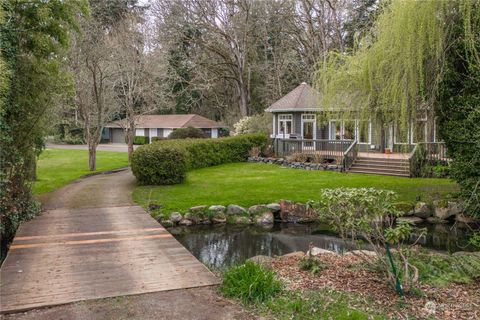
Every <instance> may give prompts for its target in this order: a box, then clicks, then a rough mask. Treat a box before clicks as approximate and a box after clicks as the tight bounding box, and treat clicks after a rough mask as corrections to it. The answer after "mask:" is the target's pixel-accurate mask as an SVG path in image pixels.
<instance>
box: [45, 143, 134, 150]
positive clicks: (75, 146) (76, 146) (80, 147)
mask: <svg viewBox="0 0 480 320" xmlns="http://www.w3.org/2000/svg"><path fill="white" fill-rule="evenodd" d="M46 147H47V149H67V150H88V146H87V145H86V144H54V143H47V145H46ZM138 147H139V146H137V145H134V146H133V149H136V148H138ZM97 150H98V151H114V152H128V147H127V145H126V144H125V143H105V144H99V145H98V147H97Z"/></svg>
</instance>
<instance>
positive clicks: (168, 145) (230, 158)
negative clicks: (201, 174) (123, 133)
mask: <svg viewBox="0 0 480 320" xmlns="http://www.w3.org/2000/svg"><path fill="white" fill-rule="evenodd" d="M266 142H267V137H266V136H264V135H262V134H250V135H242V136H237V137H226V138H218V139H177V140H161V141H155V142H154V143H152V144H149V145H145V146H142V147H140V148H138V149H137V150H135V152H134V156H133V158H132V171H133V174H134V175H135V177H137V179H138V180H139V182H140V183H141V184H173V183H181V182H183V179H184V178H185V172H184V170H191V169H197V168H204V167H211V166H215V165H219V164H223V163H230V162H241V161H246V160H247V158H248V152H249V151H250V150H251V149H252V148H253V147H258V148H261V147H263V146H264V145H265V144H266ZM165 150H170V151H172V150H174V151H176V152H175V157H178V160H176V158H175V157H168V158H167V157H166V156H165V153H168V152H166V151H165ZM157 153H158V154H157ZM163 161H173V163H166V164H162V162H163ZM175 161H178V166H179V167H181V169H178V170H180V172H181V174H182V175H183V176H182V179H179V178H173V179H170V177H169V176H166V178H163V177H164V176H163V175H164V173H163V170H164V168H170V167H172V168H173V169H176V168H175ZM184 166H185V168H186V169H183V167H184ZM173 169H172V171H175V170H173ZM149 174H153V175H157V177H152V178H149V177H148V175H149ZM165 174H167V173H165ZM172 175H174V176H175V177H176V173H175V172H172ZM167 178H168V179H167Z"/></svg>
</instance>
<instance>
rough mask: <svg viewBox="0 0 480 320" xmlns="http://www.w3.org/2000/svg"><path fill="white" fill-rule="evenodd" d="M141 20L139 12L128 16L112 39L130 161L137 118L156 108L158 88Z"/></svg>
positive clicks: (118, 99) (116, 91)
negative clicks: (139, 26) (146, 49)
mask: <svg viewBox="0 0 480 320" xmlns="http://www.w3.org/2000/svg"><path fill="white" fill-rule="evenodd" d="M141 19H142V17H141V16H140V15H138V14H129V15H127V16H125V17H124V18H123V20H122V22H121V23H120V24H119V25H118V26H117V27H116V29H115V31H114V33H113V36H112V38H111V39H110V41H111V46H110V47H111V48H113V56H112V64H113V66H112V67H113V69H114V75H113V88H114V94H113V96H114V101H115V102H116V104H117V106H118V110H117V112H118V113H119V116H120V117H121V118H122V120H121V121H119V122H118V123H119V124H120V125H121V126H122V128H123V129H124V131H125V140H126V143H127V145H128V159H129V161H130V160H131V158H132V154H133V140H134V137H135V128H136V122H137V121H138V117H139V116H141V115H144V114H148V113H151V112H153V111H154V110H155V109H156V105H155V103H154V101H155V97H156V92H157V90H158V86H157V81H156V80H157V79H156V75H155V72H154V70H155V67H154V66H153V64H152V63H151V62H150V61H149V60H148V56H147V54H146V53H145V50H144V46H145V39H144V36H143V35H144V33H143V32H142V30H140V29H139V28H138V25H139V22H140V20H141Z"/></svg>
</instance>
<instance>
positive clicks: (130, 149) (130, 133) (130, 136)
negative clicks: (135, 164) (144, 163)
mask: <svg viewBox="0 0 480 320" xmlns="http://www.w3.org/2000/svg"><path fill="white" fill-rule="evenodd" d="M133 133H134V131H133V130H127V135H126V138H127V146H128V162H129V163H130V162H131V161H132V155H133V138H134V134H133Z"/></svg>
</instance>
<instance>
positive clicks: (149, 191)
mask: <svg viewBox="0 0 480 320" xmlns="http://www.w3.org/2000/svg"><path fill="white" fill-rule="evenodd" d="M338 187H358V188H360V187H374V188H379V189H388V190H393V191H395V192H397V193H398V201H409V202H414V201H415V200H416V198H417V196H420V197H421V199H422V200H426V201H430V200H431V199H432V198H435V197H441V196H445V195H446V194H448V193H451V192H455V191H457V189H458V187H457V185H456V184H455V183H454V182H452V181H451V180H448V179H424V178H402V177H389V176H379V175H365V174H354V173H349V174H345V173H338V172H330V171H307V170H299V169H289V168H282V167H280V166H277V165H269V164H261V163H234V164H225V165H220V166H216V167H210V168H203V169H197V170H193V171H190V172H188V174H187V180H186V182H185V183H183V184H179V185H172V186H155V187H151V186H150V187H149V186H143V187H137V188H136V189H135V191H134V193H133V198H134V200H135V201H136V202H137V203H140V204H141V205H144V206H146V205H148V204H149V203H156V204H160V205H162V207H163V210H164V211H165V213H168V212H171V211H186V210H187V209H188V208H190V207H192V206H196V205H214V204H220V205H228V204H238V205H241V206H245V207H248V206H251V205H254V204H261V203H269V202H274V201H278V200H280V199H288V200H292V201H298V202H305V201H307V200H313V199H317V198H318V196H319V193H320V190H321V189H324V188H338Z"/></svg>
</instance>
